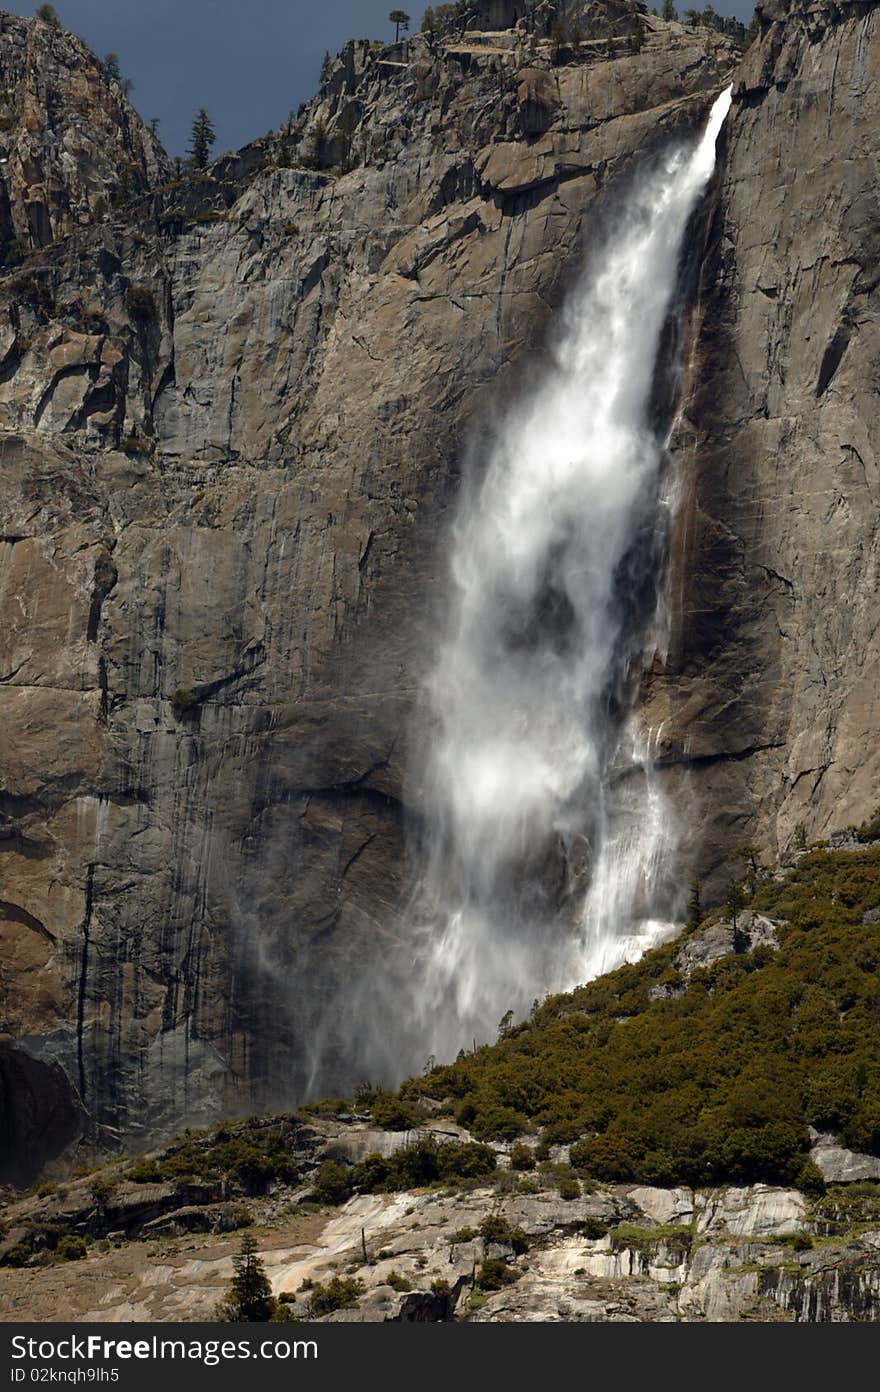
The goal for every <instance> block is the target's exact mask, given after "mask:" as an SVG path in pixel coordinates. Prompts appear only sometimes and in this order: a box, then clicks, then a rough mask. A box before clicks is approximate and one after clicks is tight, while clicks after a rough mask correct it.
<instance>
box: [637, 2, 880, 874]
mask: <svg viewBox="0 0 880 1392" xmlns="http://www.w3.org/2000/svg"><path fill="white" fill-rule="evenodd" d="M760 14H761V26H762V32H761V35H760V38H759V40H758V41H757V42H756V43H755V44H754V45H753V46H752V48H751V49H750V50H749V53H748V54H747V56H746V58H745V60H744V62H743V64H742V67H741V68H740V69H739V71H738V73H737V76H736V80H735V85H734V106H733V110H732V112H731V115H730V117H729V119H728V125H727V144H728V148H727V152H726V157H725V173H724V178H723V182H722V185H721V188H720V190H719V196H718V203H717V210H716V214H715V218H714V224H713V227H712V231H711V236H710V245H709V248H708V253H707V256H706V260H705V263H704V267H703V293H702V306H701V323H700V325H699V329H698V333H697V336H696V342H695V344H694V349H693V360H692V381H691V385H690V395H689V399H688V401H687V405H686V412H685V415H684V419H683V421H682V422H681V431H680V434H679V438H678V440H677V445H678V451H679V462H680V471H681V476H682V479H683V482H684V491H685V501H684V505H683V508H682V510H681V514H680V527H679V534H678V537H677V542H676V549H675V554H674V558H673V567H672V573H671V577H670V598H671V612H672V633H671V639H670V649H669V655H668V662H667V665H666V667H665V673H664V675H663V676H661V677H658V676H657V674H656V673H654V674H653V675H652V677H651V679H650V680H649V682H648V687H647V692H648V694H647V709H646V713H645V714H646V718H647V720H648V721H649V723H650V724H651V725H652V726H653V727H654V729H657V728H658V727H659V726H660V724H661V722H665V724H664V725H663V745H662V755H663V758H664V760H665V762H667V763H668V764H669V765H670V773H669V781H670V783H674V784H675V785H676V790H677V791H676V796H677V798H678V800H679V802H680V805H681V807H682V810H683V818H684V819H685V822H686V824H688V825H694V824H696V822H698V821H701V820H702V819H703V818H705V819H706V831H705V839H704V840H703V841H702V842H700V843H699V856H700V857H701V859H702V863H703V864H704V866H705V867H706V868H708V869H709V870H710V871H711V870H712V868H713V866H714V867H716V868H717V867H719V865H720V862H721V858H722V856H723V853H724V852H725V851H726V850H727V849H729V848H730V846H731V844H732V843H734V842H742V841H744V840H754V839H758V840H759V841H760V842H761V843H762V844H764V845H765V846H767V847H768V848H769V849H770V851H771V852H772V853H773V854H776V853H777V852H783V853H784V852H785V850H786V849H787V848H788V847H789V846H791V844H792V842H793V838H794V833H795V831H796V829H797V828H798V826H799V825H801V824H802V825H803V826H804V828H805V830H806V833H807V834H808V835H810V834H816V835H820V834H823V833H827V832H828V831H829V830H832V829H833V828H835V827H839V826H841V825H843V824H845V823H848V822H855V821H860V820H861V819H862V817H863V816H865V815H866V814H867V813H868V812H869V811H870V810H871V809H872V808H873V806H874V805H875V804H876V802H877V789H878V784H880V744H878V740H877V728H878V718H880V704H878V691H880V632H878V625H877V613H878V610H877V595H878V588H880V472H878V461H880V427H878V415H877V381H876V364H877V361H878V354H880V299H878V289H877V287H878V278H880V232H878V228H880V216H878V214H880V209H878V201H880V184H878V177H877V151H878V131H880V105H878V100H880V99H878V83H877V78H878V73H880V11H878V9H877V7H876V5H874V4H869V3H844V4H834V3H824V0H819V2H818V3H815V4H811V3H801V2H800V0H795V3H793V4H792V5H791V6H790V7H787V6H785V5H783V4H768V5H765V6H764V7H763V10H762V11H761V12H760Z"/></svg>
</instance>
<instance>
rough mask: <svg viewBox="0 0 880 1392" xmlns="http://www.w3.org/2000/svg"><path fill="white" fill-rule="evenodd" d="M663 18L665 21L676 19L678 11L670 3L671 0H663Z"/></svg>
mask: <svg viewBox="0 0 880 1392" xmlns="http://www.w3.org/2000/svg"><path fill="white" fill-rule="evenodd" d="M663 18H664V19H665V20H666V21H667V23H672V22H673V21H674V20H676V19H678V11H677V10H676V8H675V6H674V4H673V3H672V0H663Z"/></svg>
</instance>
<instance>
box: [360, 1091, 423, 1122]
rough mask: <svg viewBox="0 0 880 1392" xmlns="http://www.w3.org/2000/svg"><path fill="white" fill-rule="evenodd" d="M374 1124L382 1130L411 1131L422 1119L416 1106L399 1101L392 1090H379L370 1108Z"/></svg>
mask: <svg viewBox="0 0 880 1392" xmlns="http://www.w3.org/2000/svg"><path fill="white" fill-rule="evenodd" d="M370 1115H371V1118H372V1122H373V1125H374V1126H379V1127H381V1128H382V1130H383V1131H412V1130H413V1129H414V1128H415V1127H416V1126H418V1124H419V1122H420V1121H421V1119H422V1112H421V1110H420V1109H419V1108H418V1107H413V1106H410V1105H409V1104H408V1103H406V1102H401V1100H400V1098H399V1097H395V1095H394V1093H393V1092H380V1094H379V1096H378V1097H377V1098H376V1100H375V1102H374V1103H373V1106H372V1109H371V1113H370Z"/></svg>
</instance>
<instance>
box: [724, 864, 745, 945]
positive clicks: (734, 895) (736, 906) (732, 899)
mask: <svg viewBox="0 0 880 1392" xmlns="http://www.w3.org/2000/svg"><path fill="white" fill-rule="evenodd" d="M724 907H725V908H726V909H727V912H728V914H729V915H730V922H731V924H732V926H733V950H734V952H745V950H746V947H747V945H748V944H747V943H746V941H745V935H744V934H743V933H741V932H740V930H739V914H740V913H741V911H742V909H743V908H744V907H745V895H744V894H743V890H742V885H741V884H740V883H739V881H738V880H731V881H730V883H729V885H728V886H727V894H726V895H725V900H724Z"/></svg>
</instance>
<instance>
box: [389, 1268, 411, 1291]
mask: <svg viewBox="0 0 880 1392" xmlns="http://www.w3.org/2000/svg"><path fill="white" fill-rule="evenodd" d="M385 1284H386V1286H390V1287H391V1289H392V1290H396V1291H411V1290H412V1288H413V1283H412V1281H411V1280H410V1279H409V1277H408V1276H401V1274H400V1272H399V1271H389V1273H388V1275H387V1276H386V1277H385Z"/></svg>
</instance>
